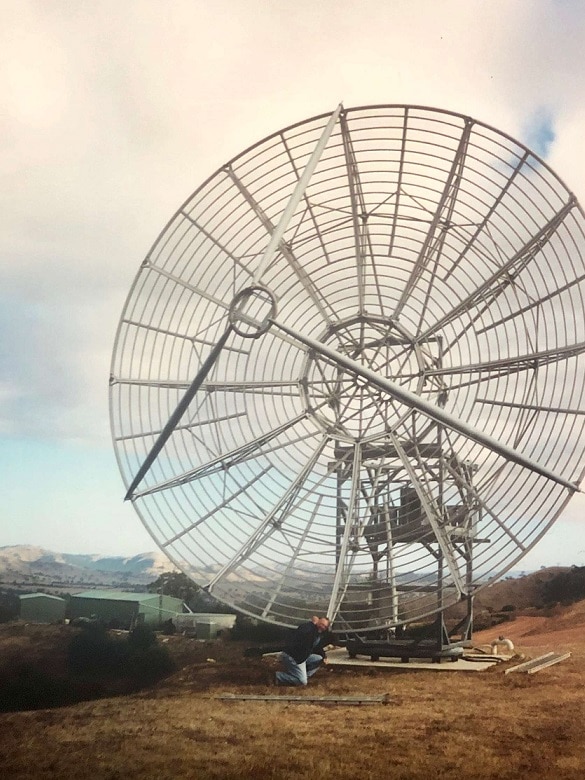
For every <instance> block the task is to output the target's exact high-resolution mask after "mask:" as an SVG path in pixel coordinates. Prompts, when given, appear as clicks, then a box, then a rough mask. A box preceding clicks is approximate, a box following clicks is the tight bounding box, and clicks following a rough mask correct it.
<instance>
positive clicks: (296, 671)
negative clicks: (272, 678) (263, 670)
mask: <svg viewBox="0 0 585 780" xmlns="http://www.w3.org/2000/svg"><path fill="white" fill-rule="evenodd" d="M280 660H281V662H282V665H283V666H284V671H283V672H276V681H277V682H278V683H279V685H306V684H307V682H308V679H309V677H312V676H313V675H314V674H315V672H316V671H317V669H318V668H319V667H320V666H321V664H322V663H323V658H322V657H321V656H320V655H317V654H316V653H311V655H310V656H309V657H308V658H307V660H306V661H303V662H302V663H300V664H298V663H297V662H296V661H295V659H294V658H292V657H291V656H290V655H289V654H288V653H281V654H280Z"/></svg>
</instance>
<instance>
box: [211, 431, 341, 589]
mask: <svg viewBox="0 0 585 780" xmlns="http://www.w3.org/2000/svg"><path fill="white" fill-rule="evenodd" d="M327 442H328V438H327V437H326V436H325V437H323V439H321V441H320V442H319V445H318V447H317V449H316V450H315V452H314V453H313V455H312V456H311V457H310V458H309V460H308V461H307V463H306V464H305V466H304V467H303V469H302V471H301V472H300V473H299V474H298V475H297V477H296V479H295V480H294V482H292V483H291V484H290V485H289V487H288V489H287V490H286V492H285V493H284V495H283V496H282V497H281V498H280V500H279V501H278V503H277V504H276V506H275V507H274V508H273V509H272V510H271V511H270V512H269V513H268V514H267V515H266V517H265V518H264V520H263V521H262V523H261V524H260V525H259V526H258V528H256V530H255V531H253V533H252V534H251V536H250V537H249V539H246V541H245V542H244V544H243V545H242V546H241V547H240V548H239V550H238V551H237V552H236V554H235V555H233V556H232V558H231V559H230V560H229V561H228V562H227V563H226V564H225V565H224V566H223V567H222V568H221V569H220V571H219V572H218V573H217V574H216V575H215V577H214V578H213V579H212V580H210V581H209V582H208V583H207V585H206V586H205V589H206V590H207V591H208V592H211V591H212V590H213V588H214V587H215V585H217V583H218V582H219V581H220V580H221V579H222V578H223V577H225V576H227V575H228V574H229V573H230V572H232V571H233V570H234V569H235V568H236V567H237V566H239V564H240V563H242V561H245V560H246V558H249V557H250V555H252V554H253V553H254V552H255V551H256V550H257V549H258V548H259V547H260V546H261V545H262V544H264V542H265V541H266V539H268V537H269V536H271V535H272V533H273V532H274V531H275V530H276V529H277V528H280V526H281V524H282V521H281V520H279V519H278V518H279V515H281V514H283V511H284V510H286V508H287V507H289V506H290V505H291V504H292V502H293V501H294V500H295V498H296V496H297V495H298V493H299V491H300V489H301V487H302V486H303V483H304V482H305V480H306V479H307V477H308V476H309V474H310V473H311V471H312V470H313V468H314V466H315V464H316V462H317V461H318V459H319V457H320V456H321V453H322V452H323V449H324V448H325V446H326V444H327Z"/></svg>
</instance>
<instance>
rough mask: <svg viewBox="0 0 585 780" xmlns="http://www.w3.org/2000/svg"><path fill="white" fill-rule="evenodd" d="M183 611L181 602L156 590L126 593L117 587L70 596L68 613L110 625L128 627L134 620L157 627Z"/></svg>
mask: <svg viewBox="0 0 585 780" xmlns="http://www.w3.org/2000/svg"><path fill="white" fill-rule="evenodd" d="M182 612H183V602H182V601H181V599H176V598H174V597H173V596H164V595H160V594H157V593H125V592H124V591H117V590H87V591H84V592H83V593H76V594H75V595H73V596H71V602H70V606H69V616H70V618H71V619H75V618H79V617H85V618H90V617H96V618H98V619H99V620H103V622H104V623H105V624H106V625H108V626H111V627H112V628H130V627H131V626H134V625H136V624H137V623H146V624H147V625H150V626H153V627H157V626H160V625H161V624H162V623H164V622H165V621H167V620H169V618H170V619H172V618H174V617H175V615H177V614H181V613H182Z"/></svg>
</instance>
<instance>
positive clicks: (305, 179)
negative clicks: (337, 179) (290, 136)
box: [254, 103, 343, 284]
mask: <svg viewBox="0 0 585 780" xmlns="http://www.w3.org/2000/svg"><path fill="white" fill-rule="evenodd" d="M342 108H343V106H342V105H341V103H340V104H339V105H338V106H337V108H336V109H335V111H334V112H333V113H332V114H331V117H330V119H329V121H328V122H327V124H326V125H325V129H324V130H323V132H322V134H321V137H320V138H319V140H318V141H317V145H316V146H315V148H314V149H313V153H312V154H311V157H310V158H309V162H308V163H307V164H306V166H305V169H304V170H303V173H302V174H301V177H300V178H299V180H298V182H297V184H296V187H295V189H294V192H293V194H292V195H291V197H290V199H289V201H288V203H287V204H286V208H285V210H284V211H283V212H282V215H281V217H280V220H279V222H278V225H277V226H276V228H275V229H273V230H272V231H271V236H270V242H269V244H268V247H267V248H266V251H265V252H264V257H263V258H262V261H261V262H260V265H259V266H258V268H257V270H256V273H255V274H254V283H255V284H258V282H260V281H261V279H262V276H263V275H264V272H265V271H266V269H267V268H268V266H269V265H270V263H271V262H272V259H273V257H274V255H275V254H276V252H277V251H278V250H279V249H280V248H281V243H282V241H283V238H284V234H285V232H286V229H287V227H288V224H289V222H290V220H291V218H292V216H293V214H294V213H295V211H296V209H297V206H298V205H299V203H300V202H301V200H302V199H303V197H304V196H305V191H306V189H307V187H308V185H309V180H310V179H311V176H312V175H313V173H314V172H315V168H316V167H317V164H318V163H319V160H320V159H321V155H322V154H323V152H324V150H325V147H326V146H327V143H328V141H329V139H330V138H331V133H332V132H333V128H334V127H335V124H336V122H337V120H338V119H339V115H340V113H341V110H342ZM287 259H288V258H287Z"/></svg>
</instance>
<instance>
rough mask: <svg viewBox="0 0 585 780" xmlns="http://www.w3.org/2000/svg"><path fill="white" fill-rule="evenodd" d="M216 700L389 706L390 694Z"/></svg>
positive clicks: (235, 696)
mask: <svg viewBox="0 0 585 780" xmlns="http://www.w3.org/2000/svg"><path fill="white" fill-rule="evenodd" d="M215 698H216V699H219V700H220V701H270V702H274V701H279V702H286V703H287V704H288V703H290V702H294V703H298V704H351V705H360V704H389V702H390V694H388V693H383V694H381V695H380V696H290V695H288V694H280V695H278V694H277V695H274V696H260V695H258V696H256V695H248V694H246V695H240V694H235V693H234V694H231V693H230V694H225V695H223V696H216V697H215Z"/></svg>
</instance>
